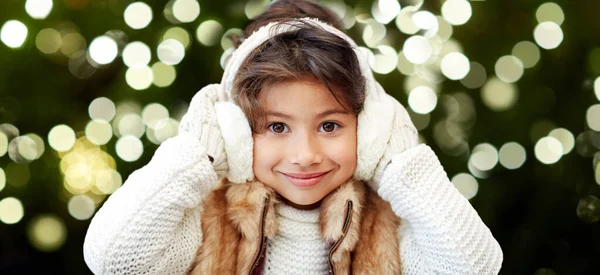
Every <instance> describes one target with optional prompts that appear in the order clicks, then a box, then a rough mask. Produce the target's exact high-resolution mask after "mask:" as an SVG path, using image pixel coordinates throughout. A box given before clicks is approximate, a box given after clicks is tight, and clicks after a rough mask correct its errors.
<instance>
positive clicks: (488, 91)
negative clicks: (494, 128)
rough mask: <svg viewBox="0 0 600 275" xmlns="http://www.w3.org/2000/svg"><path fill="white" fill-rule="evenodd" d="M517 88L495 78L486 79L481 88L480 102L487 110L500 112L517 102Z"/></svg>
mask: <svg viewBox="0 0 600 275" xmlns="http://www.w3.org/2000/svg"><path fill="white" fill-rule="evenodd" d="M517 96H518V94H517V87H515V86H514V85H513V84H511V83H506V82H504V81H502V80H500V79H498V78H496V77H492V78H490V79H488V80H487V81H486V82H485V84H484V85H483V87H482V88H481V100H482V101H483V104H485V105H486V106H487V107H488V108H490V109H492V110H494V111H497V112H501V111H505V110H508V109H510V108H511V107H512V106H513V105H514V104H515V102H516V101H517Z"/></svg>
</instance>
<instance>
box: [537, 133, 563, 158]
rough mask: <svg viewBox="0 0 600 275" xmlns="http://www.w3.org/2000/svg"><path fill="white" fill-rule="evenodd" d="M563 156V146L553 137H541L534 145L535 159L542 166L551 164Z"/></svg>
mask: <svg viewBox="0 0 600 275" xmlns="http://www.w3.org/2000/svg"><path fill="white" fill-rule="evenodd" d="M562 155H563V146H562V143H560V141H559V140H558V139H556V138H554V137H543V138H541V139H540V140H538V142H537V143H536V144H535V157H536V158H537V159H538V160H539V161H540V162H541V163H543V164H553V163H556V162H557V161H559V160H560V158H561V157H562Z"/></svg>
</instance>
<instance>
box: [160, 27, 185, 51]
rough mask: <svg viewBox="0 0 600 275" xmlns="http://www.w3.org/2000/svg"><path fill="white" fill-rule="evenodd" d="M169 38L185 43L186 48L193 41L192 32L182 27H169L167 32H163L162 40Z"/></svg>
mask: <svg viewBox="0 0 600 275" xmlns="http://www.w3.org/2000/svg"><path fill="white" fill-rule="evenodd" d="M168 39H175V40H177V41H179V43H181V45H183V47H184V48H186V49H187V47H189V45H190V42H191V39H190V33H189V32H188V31H187V30H186V29H184V28H181V27H172V28H169V29H168V30H167V31H166V32H165V34H163V36H162V40H161V42H162V41H165V40H168Z"/></svg>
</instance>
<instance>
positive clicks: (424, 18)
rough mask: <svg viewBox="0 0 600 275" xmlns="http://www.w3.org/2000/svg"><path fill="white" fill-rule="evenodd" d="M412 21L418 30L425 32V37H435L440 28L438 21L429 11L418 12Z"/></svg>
mask: <svg viewBox="0 0 600 275" xmlns="http://www.w3.org/2000/svg"><path fill="white" fill-rule="evenodd" d="M412 21H413V23H414V24H415V26H417V28H419V29H421V30H423V31H425V35H424V36H425V37H428V38H429V37H432V36H434V35H435V34H436V33H437V31H438V28H439V25H438V19H437V18H436V17H435V15H433V13H431V12H429V11H418V12H415V14H413V16H412Z"/></svg>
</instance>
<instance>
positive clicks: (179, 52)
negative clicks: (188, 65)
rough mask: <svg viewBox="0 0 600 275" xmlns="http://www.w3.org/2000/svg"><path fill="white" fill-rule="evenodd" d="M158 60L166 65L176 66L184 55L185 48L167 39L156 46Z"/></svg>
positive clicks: (179, 43) (177, 42)
mask: <svg viewBox="0 0 600 275" xmlns="http://www.w3.org/2000/svg"><path fill="white" fill-rule="evenodd" d="M157 54H158V59H159V60H160V61H162V62H163V63H165V64H167V65H177V64H179V62H181V60H183V57H184V55H185V47H184V46H183V44H181V42H179V41H178V40H175V39H167V40H165V41H163V42H161V43H160V45H158V49H157Z"/></svg>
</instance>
